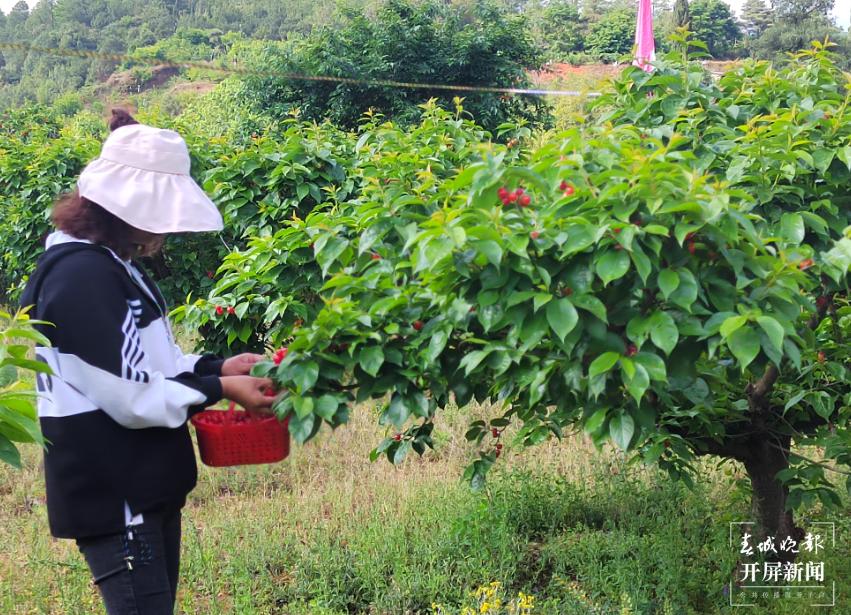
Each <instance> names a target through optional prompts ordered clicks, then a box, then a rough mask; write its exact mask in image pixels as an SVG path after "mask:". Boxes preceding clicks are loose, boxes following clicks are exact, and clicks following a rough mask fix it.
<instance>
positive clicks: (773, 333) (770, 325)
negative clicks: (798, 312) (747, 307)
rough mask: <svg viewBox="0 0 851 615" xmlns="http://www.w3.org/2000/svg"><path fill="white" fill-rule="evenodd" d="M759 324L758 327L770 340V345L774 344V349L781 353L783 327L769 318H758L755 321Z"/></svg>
mask: <svg viewBox="0 0 851 615" xmlns="http://www.w3.org/2000/svg"><path fill="white" fill-rule="evenodd" d="M756 321H757V322H758V323H759V326H760V327H762V330H763V331H765V334H766V335H767V336H768V339H770V340H771V343H772V344H774V348H775V349H776V350H777V351H779V352H782V351H783V335H784V332H783V327H782V325H781V324H780V323H779V322H777V321H776V320H774V319H773V318H772V317H771V316H760V317H758V318H757V319H756Z"/></svg>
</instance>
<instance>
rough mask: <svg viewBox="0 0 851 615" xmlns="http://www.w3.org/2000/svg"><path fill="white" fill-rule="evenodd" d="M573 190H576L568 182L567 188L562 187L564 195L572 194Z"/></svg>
mask: <svg viewBox="0 0 851 615" xmlns="http://www.w3.org/2000/svg"><path fill="white" fill-rule="evenodd" d="M574 192H576V190H575V189H574V187H573V186H571V185H570V184H568V185H567V188H565V189H564V196H573V193H574Z"/></svg>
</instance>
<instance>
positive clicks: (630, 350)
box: [626, 344, 638, 357]
mask: <svg viewBox="0 0 851 615" xmlns="http://www.w3.org/2000/svg"><path fill="white" fill-rule="evenodd" d="M637 354H638V347H637V346H636V345H635V344H630V345H629V346H627V347H626V356H628V357H634V356H635V355H637Z"/></svg>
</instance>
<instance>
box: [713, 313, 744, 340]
mask: <svg viewBox="0 0 851 615" xmlns="http://www.w3.org/2000/svg"><path fill="white" fill-rule="evenodd" d="M747 322H748V317H747V316H730V317H729V318H727V320H725V321H724V322H723V323H721V328H720V329H719V331H720V333H721V337H723V338H725V339H726V338H728V337H730V335H731V334H732V333H733V332H735V331H737V330H738V329H741V328H742V327H744V326H745V325H746V324H747Z"/></svg>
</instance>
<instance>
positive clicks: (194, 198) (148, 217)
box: [77, 158, 224, 234]
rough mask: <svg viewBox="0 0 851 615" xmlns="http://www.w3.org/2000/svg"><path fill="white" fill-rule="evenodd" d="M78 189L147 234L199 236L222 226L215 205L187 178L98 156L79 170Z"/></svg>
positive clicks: (220, 217) (186, 176) (83, 194)
mask: <svg viewBox="0 0 851 615" xmlns="http://www.w3.org/2000/svg"><path fill="white" fill-rule="evenodd" d="M77 188H78V189H79V191H80V196H82V197H85V198H87V199H89V200H90V201H93V202H95V203H97V204H98V205H100V206H101V207H103V208H104V209H105V210H107V211H108V212H110V213H111V214H113V215H114V216H116V217H117V218H119V219H120V220H123V221H124V222H126V223H127V224H129V225H130V226H133V227H135V228H138V229H141V230H143V231H147V232H149V233H157V234H165V233H199V232H205V231H220V230H222V229H223V228H224V222H223V220H222V215H221V213H219V210H218V208H217V207H216V205H215V203H213V201H211V200H210V197H208V196H207V195H206V194H205V193H204V191H203V190H202V189H201V187H200V186H199V185H198V184H196V183H195V180H193V179H192V178H191V177H189V176H188V175H182V174H177V173H161V172H157V171H149V170H145V169H139V168H136V167H130V166H126V165H122V164H117V163H115V162H112V161H110V160H105V159H103V158H98V159H96V160H93V161H92V162H90V163H89V164H88V165H87V166H86V168H85V169H83V172H82V173H81V174H80V178H79V179H78V180H77Z"/></svg>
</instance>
